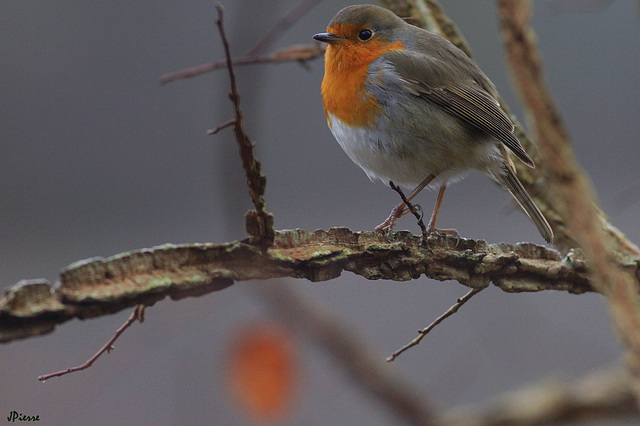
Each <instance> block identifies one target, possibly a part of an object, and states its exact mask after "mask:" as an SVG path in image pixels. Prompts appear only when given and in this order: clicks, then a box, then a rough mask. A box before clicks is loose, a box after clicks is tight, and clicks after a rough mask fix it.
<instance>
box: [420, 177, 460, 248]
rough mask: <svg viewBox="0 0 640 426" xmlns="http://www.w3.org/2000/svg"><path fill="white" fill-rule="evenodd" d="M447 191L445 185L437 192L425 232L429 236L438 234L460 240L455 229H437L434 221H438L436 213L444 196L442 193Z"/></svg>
mask: <svg viewBox="0 0 640 426" xmlns="http://www.w3.org/2000/svg"><path fill="white" fill-rule="evenodd" d="M446 189H447V184H446V183H445V184H444V185H442V186H441V187H440V191H438V198H436V204H435V206H433V213H431V219H429V223H428V224H427V232H428V233H429V234H431V233H432V232H438V233H439V234H446V235H451V236H453V237H456V238H458V239H459V238H460V234H458V231H456V230H455V229H438V228H436V220H437V219H438V212H439V211H440V205H441V204H442V197H443V196H444V191H445V190H446Z"/></svg>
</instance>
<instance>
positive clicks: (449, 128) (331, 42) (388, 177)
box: [313, 5, 553, 243]
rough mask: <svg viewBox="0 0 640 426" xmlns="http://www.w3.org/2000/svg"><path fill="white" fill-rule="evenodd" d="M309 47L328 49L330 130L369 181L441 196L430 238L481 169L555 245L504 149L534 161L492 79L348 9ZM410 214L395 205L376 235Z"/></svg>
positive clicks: (405, 30) (426, 37) (402, 29)
mask: <svg viewBox="0 0 640 426" xmlns="http://www.w3.org/2000/svg"><path fill="white" fill-rule="evenodd" d="M313 38H315V39H316V40H318V41H321V42H324V43H327V44H328V47H327V51H326V54H325V74H324V79H323V80H322V98H323V104H324V109H325V113H326V116H327V122H328V124H329V127H330V128H331V132H332V133H333V135H334V136H335V138H336V139H337V140H338V143H339V144H340V146H342V149H344V151H345V152H346V153H347V155H348V156H349V158H351V160H353V162H355V163H356V164H357V165H359V166H360V167H361V168H362V169H363V170H364V171H365V173H366V174H367V175H368V176H369V178H370V179H372V180H374V179H376V178H377V179H381V180H383V181H392V182H395V183H397V184H401V185H403V186H406V187H411V188H415V189H414V190H413V192H411V193H410V194H409V195H408V196H407V200H408V201H411V200H412V199H413V198H414V197H415V196H416V195H417V194H418V193H419V192H420V191H421V190H422V189H424V188H426V187H431V188H439V192H438V197H437V199H436V203H435V207H434V210H433V214H432V215H431V219H430V220H429V224H428V227H427V229H428V231H429V232H444V233H449V234H454V235H457V232H456V231H455V230H453V229H437V228H436V218H437V215H438V210H439V208H440V204H441V202H442V197H443V195H444V191H445V189H446V187H447V184H448V183H449V182H452V181H455V180H456V179H459V178H461V177H462V176H463V175H464V174H465V173H466V172H468V171H469V170H472V169H475V170H480V171H481V172H483V173H485V174H486V175H488V176H489V177H490V178H491V179H492V180H493V181H494V182H496V183H498V184H499V185H501V186H503V187H505V188H506V189H507V190H508V191H509V192H510V193H511V195H512V196H513V197H514V198H515V199H516V201H517V202H518V204H519V205H520V206H521V207H522V209H523V210H524V211H525V212H526V213H527V215H528V216H529V217H530V218H531V219H532V220H533V222H534V224H535V225H536V227H537V228H538V231H539V232H540V234H541V235H542V237H543V238H544V239H545V240H546V241H547V242H549V243H551V242H552V240H553V231H552V230H551V227H550V226H549V223H548V222H547V220H546V219H545V217H544V216H543V214H542V213H541V212H540V210H539V209H538V207H537V206H536V205H535V203H534V202H533V200H532V199H531V197H530V196H529V194H528V193H527V191H526V190H525V189H524V187H523V186H522V184H521V183H520V181H519V180H518V178H517V176H516V174H515V170H514V168H513V164H512V163H511V160H510V159H509V157H508V153H507V149H508V150H510V151H511V152H512V153H513V154H515V156H516V157H517V158H518V159H519V160H520V161H522V162H523V163H524V164H526V165H527V166H529V167H534V164H533V160H532V159H531V157H529V155H528V154H527V153H526V152H525V150H524V148H523V147H522V145H521V144H520V141H518V139H517V138H516V136H515V135H514V133H513V131H514V126H513V124H512V123H511V120H510V119H509V117H508V116H507V115H506V114H505V113H504V112H503V111H502V109H501V108H500V105H499V103H498V101H497V98H498V93H497V91H496V88H495V86H494V85H493V83H492V82H491V81H490V80H489V78H488V77H487V76H486V75H485V74H484V73H483V72H482V71H481V70H480V69H479V68H478V66H477V65H476V64H475V63H474V62H473V61H472V60H471V59H470V58H469V57H468V56H467V55H465V54H464V53H463V52H462V51H461V50H460V49H458V48H456V47H455V46H454V45H452V44H451V43H450V42H449V41H447V40H445V39H444V38H442V37H440V36H438V35H436V34H434V33H431V32H429V31H426V30H423V29H420V28H417V27H414V26H412V25H410V24H408V23H406V22H405V21H404V20H402V19H401V18H399V17H398V16H396V15H395V14H394V13H392V12H391V11H389V10H387V9H383V8H380V7H377V6H372V5H357V6H349V7H346V8H344V9H342V10H341V11H340V12H338V14H337V15H336V16H335V17H334V18H333V19H332V20H331V22H329V26H328V27H327V32H325V33H320V34H316V35H315V36H314V37H313ZM406 212H407V206H406V204H405V203H404V202H403V203H400V204H398V205H397V206H396V207H395V208H394V209H393V210H392V211H391V214H390V215H389V217H388V218H387V220H385V221H384V222H383V223H381V224H380V225H378V226H377V227H376V230H384V231H391V230H392V229H393V226H394V225H395V223H396V221H397V219H398V218H399V217H400V216H402V215H403V214H404V213H406Z"/></svg>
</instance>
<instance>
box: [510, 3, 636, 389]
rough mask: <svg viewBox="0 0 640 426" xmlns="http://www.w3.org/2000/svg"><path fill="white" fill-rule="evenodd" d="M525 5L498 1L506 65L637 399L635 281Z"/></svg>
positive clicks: (558, 206) (559, 209) (556, 202)
mask: <svg viewBox="0 0 640 426" xmlns="http://www.w3.org/2000/svg"><path fill="white" fill-rule="evenodd" d="M530 9H531V8H530V3H529V2H528V1H524V0H498V11H499V15H500V24H501V28H502V35H503V38H504V43H505V48H506V50H507V56H508V61H509V65H510V67H511V71H512V74H513V77H514V79H515V82H516V86H517V88H518V90H519V92H520V95H521V97H522V99H523V101H524V103H525V108H526V110H527V114H528V118H529V119H530V120H531V123H532V128H533V129H534V131H535V136H536V140H537V142H538V145H539V147H540V154H541V157H542V160H543V164H544V167H545V168H546V171H547V173H548V175H549V181H550V182H549V187H550V191H551V192H552V197H553V203H554V208H555V209H556V211H557V212H558V213H559V215H560V216H561V217H562V219H563V220H564V222H565V223H566V225H567V227H568V230H569V231H570V233H571V235H572V236H574V238H575V239H576V241H577V243H578V245H579V246H580V247H581V248H582V249H583V250H584V252H585V255H586V257H587V259H588V261H589V266H590V268H591V270H592V271H593V273H592V275H593V278H594V279H593V281H592V282H593V285H594V287H596V288H597V290H598V291H599V292H600V293H602V294H603V295H604V296H605V297H606V298H607V300H608V302H609V307H610V310H611V314H612V317H613V320H614V322H615V325H616V328H617V330H618V332H619V336H620V338H621V339H622V341H623V342H624V344H625V345H626V347H627V349H628V355H629V361H630V363H631V367H632V370H633V372H634V373H635V375H636V380H635V392H636V398H637V399H638V400H640V294H639V292H638V282H637V281H636V279H635V278H634V277H633V276H632V275H630V274H628V273H626V272H625V271H624V270H622V268H621V267H620V266H619V264H618V262H617V258H616V254H615V251H614V249H615V248H617V246H616V241H615V240H614V238H613V237H612V235H611V233H609V232H605V229H604V228H603V225H602V218H601V217H600V216H599V214H598V211H597V209H596V207H595V205H596V203H597V200H596V197H595V194H594V191H593V189H592V188H591V185H590V183H589V181H588V179H587V177H586V176H585V175H584V173H583V172H582V170H581V169H580V167H579V166H578V164H577V162H576V160H575V158H574V155H573V151H572V149H571V144H570V141H569V137H568V133H567V131H566V130H565V128H564V126H563V124H562V121H561V118H560V113H559V112H558V110H557V108H556V106H555V103H554V102H553V99H552V96H551V94H550V92H549V90H548V87H547V84H546V81H545V78H544V71H543V68H542V64H541V61H540V54H539V52H538V46H537V42H536V38H535V34H534V33H533V31H532V29H531V28H530V15H531V10H530Z"/></svg>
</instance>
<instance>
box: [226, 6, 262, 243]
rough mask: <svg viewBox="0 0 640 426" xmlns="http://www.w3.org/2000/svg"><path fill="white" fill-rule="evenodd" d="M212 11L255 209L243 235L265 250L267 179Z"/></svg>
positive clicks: (237, 137)
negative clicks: (243, 112)
mask: <svg viewBox="0 0 640 426" xmlns="http://www.w3.org/2000/svg"><path fill="white" fill-rule="evenodd" d="M216 9H217V11H218V18H217V19H216V25H217V26H218V30H219V32H220V37H221V38H222V45H223V46H224V53H225V56H226V58H227V69H228V70H229V81H230V85H231V90H230V91H229V98H230V99H231V102H232V103H233V108H234V111H235V118H234V119H233V121H234V123H233V127H234V130H235V134H236V141H237V142H238V145H239V147H240V159H241V161H242V168H243V169H244V171H245V174H246V176H247V185H248V187H249V196H250V197H251V201H252V202H253V205H254V207H255V210H252V211H249V212H248V213H247V215H246V216H245V227H246V230H247V233H249V235H251V236H252V237H255V239H256V241H255V242H256V243H258V244H259V245H262V246H265V247H268V246H270V245H271V244H273V239H274V236H275V229H274V227H273V215H272V214H271V213H269V212H267V211H266V209H265V201H264V198H263V197H262V196H263V195H264V191H265V188H266V185H267V178H266V177H265V175H264V174H262V172H261V171H260V162H259V161H258V160H257V159H256V158H255V157H254V155H253V145H254V144H253V142H252V141H251V139H250V138H249V135H247V132H246V131H245V129H244V119H243V115H242V111H241V110H240V92H239V91H238V86H237V83H236V75H235V73H234V71H233V59H232V57H231V49H230V47H229V40H228V39H227V35H226V33H225V31H224V25H223V22H222V16H223V13H224V8H223V7H222V5H221V4H220V3H218V4H216ZM223 125H224V124H223Z"/></svg>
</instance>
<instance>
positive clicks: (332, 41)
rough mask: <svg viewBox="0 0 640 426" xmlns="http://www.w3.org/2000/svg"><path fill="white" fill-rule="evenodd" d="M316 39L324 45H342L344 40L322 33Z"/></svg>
mask: <svg viewBox="0 0 640 426" xmlns="http://www.w3.org/2000/svg"><path fill="white" fill-rule="evenodd" d="M313 38H314V39H316V40H318V41H321V42H323V43H329V44H336V43H340V42H341V41H342V40H344V39H343V38H342V37H338V36H337V35H335V34H331V33H320V34H316V35H314V36H313Z"/></svg>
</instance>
